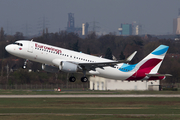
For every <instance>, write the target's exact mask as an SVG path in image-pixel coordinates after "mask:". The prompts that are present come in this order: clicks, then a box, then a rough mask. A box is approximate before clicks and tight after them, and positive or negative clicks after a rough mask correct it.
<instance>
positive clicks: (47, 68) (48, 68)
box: [42, 64, 59, 73]
mask: <svg viewBox="0 0 180 120" xmlns="http://www.w3.org/2000/svg"><path fill="white" fill-rule="evenodd" d="M42 69H43V70H44V71H46V72H51V73H56V72H58V71H59V69H58V68H57V67H54V66H50V65H45V64H42Z"/></svg>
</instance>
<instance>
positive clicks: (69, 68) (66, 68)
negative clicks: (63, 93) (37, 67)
mask: <svg viewBox="0 0 180 120" xmlns="http://www.w3.org/2000/svg"><path fill="white" fill-rule="evenodd" d="M59 70H61V71H63V72H69V73H74V72H76V71H77V70H78V65H76V64H74V63H70V62H66V61H62V62H61V63H60V66H59Z"/></svg>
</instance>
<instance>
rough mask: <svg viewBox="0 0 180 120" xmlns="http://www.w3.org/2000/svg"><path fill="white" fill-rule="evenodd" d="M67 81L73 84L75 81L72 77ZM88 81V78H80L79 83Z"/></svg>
mask: <svg viewBox="0 0 180 120" xmlns="http://www.w3.org/2000/svg"><path fill="white" fill-rule="evenodd" d="M69 81H70V82H75V81H76V78H75V77H74V76H71V77H70V78H69ZM87 81H88V78H87V77H82V78H81V82H87Z"/></svg>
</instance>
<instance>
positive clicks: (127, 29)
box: [118, 24, 132, 35]
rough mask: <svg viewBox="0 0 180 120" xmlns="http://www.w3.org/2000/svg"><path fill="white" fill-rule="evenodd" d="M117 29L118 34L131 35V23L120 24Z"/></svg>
mask: <svg viewBox="0 0 180 120" xmlns="http://www.w3.org/2000/svg"><path fill="white" fill-rule="evenodd" d="M118 31H119V34H120V35H132V24H121V28H118Z"/></svg>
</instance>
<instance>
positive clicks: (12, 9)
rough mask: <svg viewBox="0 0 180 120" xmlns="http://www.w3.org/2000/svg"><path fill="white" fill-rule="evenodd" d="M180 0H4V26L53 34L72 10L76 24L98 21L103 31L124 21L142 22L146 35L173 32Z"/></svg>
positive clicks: (1, 22)
mask: <svg viewBox="0 0 180 120" xmlns="http://www.w3.org/2000/svg"><path fill="white" fill-rule="evenodd" d="M179 5H180V1H179V0H173V1H170V0H163V1H162V0H147V1H144V0H89V1H88V0H75V1H74V0H51V1H50V0H31V1H29V0H0V15H1V19H0V27H3V28H4V31H5V33H8V34H14V33H15V32H23V33H24V34H28V35H34V34H38V31H40V30H42V28H43V27H45V28H46V27H48V31H49V32H50V33H52V32H53V33H54V32H58V31H59V30H66V27H67V21H68V13H74V18H75V27H82V23H86V22H89V23H90V28H89V30H92V28H91V26H92V22H93V21H96V22H98V23H97V26H99V27H100V28H99V29H98V31H99V32H100V33H102V34H108V33H109V32H112V33H113V32H116V33H118V28H119V27H120V25H121V24H122V23H129V24H131V23H134V22H136V23H137V24H141V25H142V34H155V35H160V34H172V33H173V19H174V18H177V17H178V9H179V8H180V6H179Z"/></svg>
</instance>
